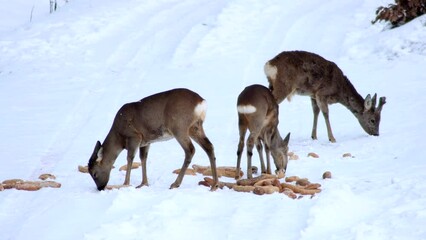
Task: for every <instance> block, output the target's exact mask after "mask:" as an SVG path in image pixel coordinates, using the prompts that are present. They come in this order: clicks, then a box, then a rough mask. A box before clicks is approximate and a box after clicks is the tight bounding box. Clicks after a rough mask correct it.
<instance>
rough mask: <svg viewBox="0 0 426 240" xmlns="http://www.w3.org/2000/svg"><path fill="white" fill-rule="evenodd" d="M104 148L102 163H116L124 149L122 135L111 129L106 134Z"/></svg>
mask: <svg viewBox="0 0 426 240" xmlns="http://www.w3.org/2000/svg"><path fill="white" fill-rule="evenodd" d="M102 148H103V158H102V164H104V165H105V166H108V167H112V165H114V163H115V160H116V159H117V157H118V155H119V154H120V152H121V151H122V150H123V149H124V145H123V144H122V143H121V140H120V137H119V135H118V134H116V133H115V132H113V131H110V132H109V133H108V135H107V136H106V138H105V140H104V143H103V144H102Z"/></svg>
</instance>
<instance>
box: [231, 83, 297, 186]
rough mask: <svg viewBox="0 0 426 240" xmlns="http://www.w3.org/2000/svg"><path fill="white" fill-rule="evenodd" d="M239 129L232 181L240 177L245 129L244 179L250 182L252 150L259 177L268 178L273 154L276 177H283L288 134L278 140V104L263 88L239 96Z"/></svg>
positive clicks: (247, 91)
mask: <svg viewBox="0 0 426 240" xmlns="http://www.w3.org/2000/svg"><path fill="white" fill-rule="evenodd" d="M237 110H238V127H239V132H240V140H239V143H238V150H237V172H236V176H235V178H236V179H238V178H239V177H240V173H239V171H240V164H241V154H242V152H243V149H244V139H245V135H246V132H247V129H249V130H250V135H249V137H248V139H247V178H252V168H251V157H252V155H253V147H254V145H256V149H257V151H258V153H259V158H260V165H261V170H262V173H268V174H271V165H270V160H269V156H270V153H272V157H273V159H274V163H275V167H276V171H275V173H276V174H277V175H278V177H280V178H282V177H284V173H285V171H286V169H287V162H288V157H287V152H288V142H289V140H290V133H288V134H287V136H286V137H285V138H284V140H283V139H282V138H281V135H280V132H279V131H278V104H277V103H276V102H275V99H274V97H273V96H272V94H271V91H269V89H268V88H266V87H264V86H262V85H251V86H248V87H246V88H245V89H244V90H243V91H242V92H241V93H240V95H239V96H238V101H237ZM262 142H263V144H264V145H265V152H266V163H267V168H266V169H265V164H264V161H263V146H262Z"/></svg>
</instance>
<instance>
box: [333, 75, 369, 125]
mask: <svg viewBox="0 0 426 240" xmlns="http://www.w3.org/2000/svg"><path fill="white" fill-rule="evenodd" d="M345 78H346V77H345ZM346 82H347V84H346V86H345V87H344V88H342V90H341V91H340V96H339V103H341V104H342V105H343V106H345V107H346V108H347V109H349V111H351V112H352V114H353V115H354V116H355V117H356V118H357V119H359V118H360V117H361V116H362V113H363V111H364V99H363V98H362V96H361V95H360V94H359V93H358V92H357V91H356V89H355V87H354V86H353V85H352V83H351V82H350V81H349V80H348V79H347V78H346Z"/></svg>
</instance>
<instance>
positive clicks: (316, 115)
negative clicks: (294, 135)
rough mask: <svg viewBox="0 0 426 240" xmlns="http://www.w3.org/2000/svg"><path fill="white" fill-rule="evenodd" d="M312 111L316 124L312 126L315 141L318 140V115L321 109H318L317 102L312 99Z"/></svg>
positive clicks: (312, 135)
mask: <svg viewBox="0 0 426 240" xmlns="http://www.w3.org/2000/svg"><path fill="white" fill-rule="evenodd" d="M311 103H312V110H313V112H314V123H313V126H312V134H311V137H312V139H313V140H317V139H318V138H317V125H318V115H319V112H320V108H319V107H318V104H317V101H316V100H315V99H314V98H311Z"/></svg>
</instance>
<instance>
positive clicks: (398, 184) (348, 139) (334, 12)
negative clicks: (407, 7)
mask: <svg viewBox="0 0 426 240" xmlns="http://www.w3.org/2000/svg"><path fill="white" fill-rule="evenodd" d="M390 2H391V1H385V0H375V1H368V0H361V1H360V0H348V1H337V0H332V1H319V0H313V1H312V0H311V1H307V0H301V1H280V0H264V1H256V0H217V1H207V0H159V1H158V0H156V1H154V0H146V1H137V0H126V1H114V0H102V1H101V0H85V1H83V0H70V1H69V2H68V3H65V2H64V1H59V3H60V4H59V6H60V7H59V9H58V11H56V12H55V13H54V14H49V1H47V0H43V1H41V0H34V1H27V0H14V1H5V0H1V1H0V6H1V10H0V116H1V117H0V123H1V124H0V134H1V136H2V140H1V144H0V152H1V153H2V156H1V158H0V180H5V179H10V178H22V179H26V180H35V179H37V177H38V176H39V175H40V174H42V173H52V174H54V175H56V177H57V181H58V182H60V183H62V187H61V188H60V189H47V188H46V189H42V190H40V191H37V192H25V191H17V190H5V191H3V192H0V226H1V230H0V239H5V240H6V239H91V240H92V239H363V240H364V239H386V240H387V239H426V228H425V227H424V226H426V172H425V169H426V162H425V156H426V149H425V143H424V136H425V135H426V125H425V124H424V123H425V122H426V115H425V114H424V113H423V108H424V107H425V103H426V95H425V94H424V92H425V91H426V72H425V71H424V68H425V66H426V16H423V17H420V18H418V19H416V20H414V21H412V22H410V23H408V24H406V25H405V26H403V27H401V28H397V29H393V30H389V28H388V27H387V25H386V24H385V23H379V24H376V25H371V23H370V21H371V20H372V19H374V17H375V15H374V11H375V9H376V7H378V6H382V5H387V4H388V3H390ZM31 12H32V13H31ZM31 15H32V17H31V22H30V16H31ZM296 49H300V50H307V51H312V52H316V53H318V54H320V55H322V56H323V57H325V58H327V59H329V60H332V61H334V62H336V63H337V64H338V65H339V67H340V68H341V69H342V70H343V71H344V73H345V74H346V75H347V76H348V78H349V79H350V80H351V82H352V83H353V84H354V86H355V87H356V88H357V90H358V91H359V92H360V93H361V94H362V95H363V96H366V95H367V94H368V93H372V94H374V93H376V92H377V93H378V95H379V96H386V97H387V104H386V105H385V106H384V109H383V112H382V123H381V128H380V130H381V134H380V136H379V137H372V136H369V135H367V134H366V133H365V132H364V131H363V130H362V128H361V127H360V126H359V124H358V122H357V120H356V119H355V118H354V117H353V115H352V114H351V113H350V112H349V111H348V110H347V109H345V108H344V107H343V106H342V105H332V106H331V107H330V118H331V123H332V127H333V131H334V135H335V137H336V139H337V143H334V144H333V143H329V142H328V140H327V134H326V129H325V124H324V120H323V118H322V117H321V116H320V120H319V132H318V137H319V140H317V141H313V140H311V139H310V131H311V125H312V110H311V105H310V100H309V98H307V97H300V96H296V97H294V98H293V100H292V102H291V103H288V102H284V103H282V104H281V105H280V126H279V128H280V131H281V132H282V133H287V132H291V141H290V150H291V151H294V152H295V153H296V154H298V155H299V156H300V159H299V160H297V161H290V163H289V166H288V172H287V175H288V176H290V175H298V176H302V177H307V178H309V179H310V180H311V181H313V182H319V183H321V184H322V192H321V193H320V194H317V195H316V196H315V197H313V198H312V199H310V198H309V197H305V198H302V199H299V200H292V199H289V198H288V197H286V196H285V195H283V194H272V195H264V196H257V195H254V194H250V193H246V194H245V193H237V192H234V191H232V190H229V189H224V190H218V191H215V192H210V191H209V190H208V188H205V187H202V186H198V185H197V183H198V181H200V180H202V178H203V177H202V176H200V175H198V176H186V177H185V178H184V180H183V183H182V185H181V186H180V188H178V189H173V190H169V189H168V188H169V186H170V184H171V183H172V182H173V181H174V180H175V178H176V175H175V174H172V171H173V170H174V169H177V168H180V166H181V165H182V161H183V151H182V150H181V149H180V147H179V146H178V144H177V143H176V141H175V140H171V141H168V142H161V143H156V144H154V145H152V146H151V150H150V153H149V158H148V177H149V181H150V186H149V187H144V188H142V189H135V188H126V189H120V190H111V191H102V192H98V191H97V190H96V188H95V184H94V182H93V180H92V179H91V178H90V176H89V175H87V174H82V173H80V172H78V171H77V166H78V165H85V164H86V163H87V161H88V159H89V156H90V154H91V153H92V150H93V147H94V145H95V142H96V140H101V141H102V140H103V139H104V137H105V136H106V134H107V132H108V130H109V128H110V126H111V123H112V120H113V117H114V116H115V113H116V112H117V110H118V108H119V107H120V106H121V105H122V104H124V103H126V102H130V101H136V100H139V99H141V98H143V97H145V96H148V95H150V94H153V93H156V92H160V91H164V90H168V89H171V88H175V87H187V88H190V89H192V90H194V91H196V92H198V93H199V94H200V95H201V96H203V97H204V98H205V99H206V100H207V101H208V106H209V107H208V112H207V118H206V122H205V125H204V126H205V130H206V133H207V135H208V136H209V138H210V140H211V141H212V142H213V144H214V146H215V152H216V157H217V164H218V165H219V166H234V165H235V164H236V148H237V141H238V130H237V113H236V106H235V105H236V98H237V96H238V94H239V93H240V92H241V90H242V89H243V88H244V87H245V86H247V85H249V84H253V83H260V84H264V85H266V84H267V81H266V78H265V76H264V73H263V64H264V63H265V62H266V61H267V60H269V59H270V58H272V57H274V56H275V55H277V54H278V53H280V52H281V51H283V50H296ZM196 150H197V151H196V154H195V156H194V159H193V163H196V164H201V165H207V164H208V159H207V156H206V154H205V153H204V152H203V151H202V150H201V149H200V148H199V147H198V146H196ZM309 152H316V153H317V154H319V155H320V158H318V159H312V158H308V157H307V153H309ZM346 152H350V153H351V154H352V155H354V156H355V157H354V158H343V157H342V154H343V153H346ZM255 156H257V155H256V154H255ZM125 162H126V161H125V153H124V152H123V153H122V154H121V155H120V157H119V158H118V159H117V161H116V164H115V165H116V166H121V165H123V164H125ZM254 163H255V164H258V160H257V157H255V159H254ZM242 167H243V170H245V168H246V162H245V157H244V159H243V166H242ZM326 170H329V171H331V172H332V173H333V178H332V179H329V180H326V181H325V180H322V178H321V175H322V173H323V172H324V171H326ZM222 180H224V181H232V179H222ZM123 181H124V173H123V172H119V171H118V169H117V168H116V169H114V170H112V173H111V179H110V184H121V183H122V182H123ZM140 181H141V171H140V169H138V170H133V172H132V178H131V184H132V185H133V186H136V185H138V184H139V183H140Z"/></svg>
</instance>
